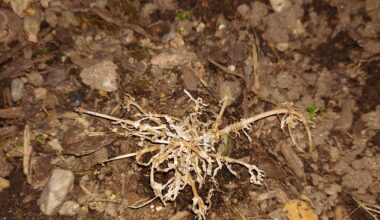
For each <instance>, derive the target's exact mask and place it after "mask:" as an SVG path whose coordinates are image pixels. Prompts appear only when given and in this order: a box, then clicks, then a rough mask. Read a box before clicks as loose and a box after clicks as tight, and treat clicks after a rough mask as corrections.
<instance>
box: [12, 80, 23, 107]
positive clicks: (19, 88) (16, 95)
mask: <svg viewBox="0 0 380 220" xmlns="http://www.w3.org/2000/svg"><path fill="white" fill-rule="evenodd" d="M24 87H25V86H24V81H22V80H21V79H20V78H15V79H13V80H12V83H11V90H12V92H11V93H12V99H13V101H14V102H18V101H20V100H21V98H22V93H23V91H24Z"/></svg>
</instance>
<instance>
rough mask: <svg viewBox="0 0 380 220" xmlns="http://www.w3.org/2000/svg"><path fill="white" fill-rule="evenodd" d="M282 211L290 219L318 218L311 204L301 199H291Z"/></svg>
mask: <svg viewBox="0 0 380 220" xmlns="http://www.w3.org/2000/svg"><path fill="white" fill-rule="evenodd" d="M282 211H283V212H284V213H285V214H286V216H287V217H288V219H289V220H317V219H318V217H317V215H316V214H315V212H314V210H312V209H311V208H310V207H309V205H308V204H307V203H306V202H304V201H301V200H290V201H289V202H287V203H285V205H284V207H283V209H282Z"/></svg>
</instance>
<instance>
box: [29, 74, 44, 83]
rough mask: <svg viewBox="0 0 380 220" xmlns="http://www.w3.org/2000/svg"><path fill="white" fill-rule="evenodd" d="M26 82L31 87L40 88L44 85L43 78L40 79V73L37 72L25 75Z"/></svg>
mask: <svg viewBox="0 0 380 220" xmlns="http://www.w3.org/2000/svg"><path fill="white" fill-rule="evenodd" d="M27 77H28V81H29V83H30V84H32V85H33V86H42V84H43V83H44V78H43V77H42V75H41V73H39V72H31V73H29V74H27Z"/></svg>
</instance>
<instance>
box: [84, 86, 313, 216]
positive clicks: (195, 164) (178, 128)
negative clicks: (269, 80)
mask: <svg viewBox="0 0 380 220" xmlns="http://www.w3.org/2000/svg"><path fill="white" fill-rule="evenodd" d="M185 93H186V94H187V95H188V97H189V98H190V100H191V101H192V102H193V103H194V112H193V113H191V114H189V115H188V116H187V117H185V118H183V119H181V120H180V119H177V118H174V117H171V116H169V115H161V114H152V113H148V112H146V111H144V110H143V109H142V108H141V107H140V106H139V105H138V104H137V103H136V102H135V101H134V100H132V97H130V99H131V100H129V101H128V100H127V102H126V103H127V108H129V107H135V108H136V109H137V111H139V114H138V115H137V116H136V118H135V119H133V120H132V119H119V118H115V117H112V116H109V115H104V114H101V113H97V112H93V111H88V110H85V109H78V110H77V111H78V112H79V113H82V114H88V115H92V116H96V117H101V118H104V119H108V120H110V121H112V122H113V123H114V124H115V125H118V126H119V127H120V128H121V131H120V129H113V130H114V131H115V132H117V133H119V134H121V135H123V136H126V137H137V138H138V139H139V140H140V141H139V142H138V143H137V145H138V146H139V147H141V149H140V150H138V151H136V152H134V153H129V154H125V155H120V156H118V157H115V158H112V159H109V160H107V161H104V162H108V161H112V160H118V159H123V158H129V157H135V159H136V162H137V163H138V164H139V165H141V166H146V167H149V168H150V186H151V188H152V189H153V192H154V194H155V198H159V199H160V200H161V202H162V203H163V204H164V205H165V204H166V203H167V202H172V201H174V200H175V199H176V198H177V196H178V194H179V193H180V192H181V191H182V190H183V189H184V188H185V187H186V186H190V187H191V189H192V192H193V206H192V210H193V212H194V213H195V214H196V216H197V217H198V219H205V218H206V213H207V210H208V209H209V208H210V205H211V203H210V198H211V196H212V192H213V190H212V189H211V190H210V191H209V192H208V193H209V194H208V196H207V199H206V200H204V199H203V198H202V197H201V196H200V195H199V190H201V189H202V186H203V185H204V184H206V181H207V180H211V181H212V182H214V183H216V179H215V176H216V175H217V174H218V171H220V170H221V168H222V167H223V166H226V167H227V169H228V170H229V171H230V172H231V173H232V174H234V175H237V173H236V172H235V171H234V170H233V169H232V165H233V164H235V165H240V166H242V167H245V168H246V169H247V170H248V173H249V174H250V182H251V183H253V184H258V185H260V184H261V183H262V182H263V181H264V177H265V174H264V172H263V171H262V170H260V169H259V168H258V167H256V166H254V165H251V164H248V163H245V162H243V161H240V160H238V159H234V158H230V157H227V156H222V155H220V153H218V151H217V147H218V145H219V144H220V143H221V141H222V139H223V136H224V135H228V134H230V133H239V132H243V133H244V134H245V135H246V136H247V137H248V139H249V140H251V139H250V137H249V135H248V132H247V131H250V130H252V124H253V123H255V122H256V121H258V120H261V119H263V118H267V117H270V116H277V115H283V117H282V120H281V127H285V126H286V127H287V128H288V129H294V128H295V127H296V126H297V125H298V124H303V125H304V127H305V129H306V133H307V135H308V139H309V149H310V151H312V146H313V144H312V140H311V134H310V129H309V126H308V123H307V120H306V119H305V118H304V117H303V115H302V114H301V113H299V112H297V111H295V110H294V109H293V108H292V106H290V105H286V106H285V107H284V108H279V109H274V110H271V111H267V112H264V113H261V114H258V115H255V116H252V117H250V118H247V119H243V120H241V121H240V122H236V123H233V124H230V125H228V126H226V127H224V128H221V129H220V128H219V126H220V125H221V121H222V117H223V113H224V110H225V108H226V107H227V106H228V102H229V100H228V99H225V100H223V102H222V106H221V110H220V112H219V114H218V115H217V118H216V119H215V120H214V121H213V120H208V121H206V122H205V121H202V120H201V119H200V118H201V116H202V114H203V113H204V112H205V110H207V109H206V107H207V104H205V103H203V100H202V99H201V98H197V99H195V98H194V97H193V96H192V95H191V94H190V93H188V92H187V91H186V90H185ZM203 118H204V117H203ZM289 133H290V134H292V133H291V132H289ZM148 153H149V154H148ZM145 154H148V155H150V158H148V161H143V160H142V158H143V156H144V155H145ZM144 160H147V158H146V157H144ZM158 173H161V174H162V173H166V174H168V180H167V181H166V182H159V181H157V180H156V177H157V174H158ZM155 198H154V199H155ZM154 199H152V200H149V201H153V200H154ZM149 201H148V202H147V203H144V204H143V205H146V204H149ZM137 207H141V206H137Z"/></svg>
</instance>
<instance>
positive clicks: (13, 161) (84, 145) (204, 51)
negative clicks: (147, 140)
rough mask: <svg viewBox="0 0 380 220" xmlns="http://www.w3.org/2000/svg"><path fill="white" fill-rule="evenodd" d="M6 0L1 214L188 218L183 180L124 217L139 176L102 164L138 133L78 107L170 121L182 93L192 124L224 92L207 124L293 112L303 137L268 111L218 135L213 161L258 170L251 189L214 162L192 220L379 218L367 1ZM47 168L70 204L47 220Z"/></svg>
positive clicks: (373, 59)
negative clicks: (171, 195) (222, 141)
mask: <svg viewBox="0 0 380 220" xmlns="http://www.w3.org/2000/svg"><path fill="white" fill-rule="evenodd" d="M21 2H22V1H15V0H10V1H2V2H1V3H0V94H1V95H0V151H1V152H0V178H1V179H0V180H5V181H6V180H7V181H9V184H10V185H9V187H4V188H2V185H1V184H0V204H1V205H0V218H2V219H7V220H10V219H26V218H27V219H171V220H175V219H193V218H196V215H195V214H194V213H193V211H192V204H193V197H194V195H193V191H192V189H191V187H190V186H186V187H185V188H184V189H183V190H182V191H181V192H180V193H179V194H178V197H176V199H175V200H174V201H172V202H168V203H167V204H166V205H164V204H163V203H162V201H160V199H155V200H154V201H152V202H151V203H149V204H147V205H145V206H143V207H141V208H136V209H135V208H129V206H132V205H134V204H136V203H139V202H141V201H147V200H149V199H151V198H153V197H154V196H155V192H154V191H153V190H152V188H151V186H152V184H151V179H150V169H149V168H147V167H144V166H140V165H138V164H137V163H136V160H135V158H134V157H129V158H125V159H121V160H116V161H112V162H105V163H104V161H106V160H107V159H110V158H113V157H116V156H119V155H123V154H129V153H133V152H136V151H138V150H139V149H141V147H143V146H139V144H138V143H140V142H141V139H140V138H139V137H131V136H128V135H126V134H125V133H122V132H127V131H130V130H128V129H127V130H125V129H124V130H123V129H122V127H120V123H119V124H116V123H112V122H111V121H109V120H107V119H104V118H99V117H95V116H90V115H86V114H79V113H78V109H79V110H80V109H87V110H90V111H93V112H98V113H102V114H107V115H111V116H113V117H117V118H123V119H131V120H133V119H134V118H136V117H137V116H136V115H138V114H137V113H138V109H137V110H136V109H135V108H131V106H129V105H128V101H131V100H132V101H133V102H136V103H138V105H139V106H141V108H143V109H144V111H146V112H150V113H154V114H165V115H170V116H173V117H176V118H179V120H184V119H185V118H186V117H187V116H188V115H189V114H190V113H192V112H193V107H192V105H191V102H189V99H190V98H189V96H188V95H186V93H185V92H184V91H185V90H186V91H188V93H189V94H191V96H192V97H194V98H201V99H202V100H203V102H204V103H207V104H208V106H207V112H206V114H204V115H202V117H201V120H202V122H207V121H210V120H211V121H212V120H215V118H216V114H217V112H219V110H220V108H221V103H222V101H221V100H222V99H223V97H226V96H228V97H229V98H230V100H231V102H230V103H229V104H228V106H227V108H226V110H225V113H224V114H223V118H222V122H221V125H220V127H225V126H227V125H229V124H232V123H234V122H239V121H241V120H243V119H245V118H249V117H252V116H254V115H257V114H260V113H262V112H265V111H269V110H274V109H278V108H281V107H282V106H289V105H290V104H289V103H292V104H291V105H292V106H293V107H292V108H294V109H297V111H298V112H300V113H301V114H303V115H304V117H305V118H307V120H308V125H309V126H310V128H311V134H312V139H313V143H314V150H310V146H309V145H308V142H307V135H306V134H305V131H304V129H303V127H302V125H300V124H299V125H300V126H297V127H295V128H294V129H292V130H287V129H286V128H282V127H281V123H285V122H284V118H285V116H282V115H278V117H269V118H265V119H262V120H260V121H258V122H255V123H254V124H252V125H251V126H252V127H251V128H250V129H249V130H248V129H246V130H244V132H243V131H241V132H240V133H236V134H235V133H231V134H230V135H229V138H230V139H229V142H228V146H226V147H229V149H227V151H223V154H224V152H228V153H226V155H225V156H228V157H231V158H236V159H239V160H241V161H244V162H246V163H249V164H253V165H256V166H257V167H258V168H260V169H262V170H263V171H264V172H265V174H266V177H265V180H264V182H263V183H262V184H261V185H255V184H252V183H250V181H249V178H250V175H249V173H248V172H247V170H246V169H244V168H242V167H240V166H238V165H231V169H232V170H234V171H235V172H236V175H234V174H233V173H232V172H231V170H230V169H228V168H227V167H225V166H224V167H223V168H222V169H221V170H220V171H219V172H218V174H217V175H216V178H215V180H216V182H217V183H215V181H214V182H213V181H211V179H208V181H206V183H205V185H204V186H202V187H201V188H200V189H199V194H200V196H201V198H202V199H204V201H206V200H207V197H208V193H209V191H210V190H211V189H212V190H214V191H213V196H212V197H211V198H210V200H209V201H211V203H209V205H210V208H209V210H208V211H207V214H206V217H205V218H207V219H290V220H293V219H302V216H303V215H304V214H305V213H308V214H309V215H308V216H309V217H307V218H306V217H305V218H303V219H336V220H340V219H352V220H356V219H378V218H379V217H380V98H379V94H380V72H379V71H380V56H379V54H380V25H379V24H380V4H379V2H378V1H376V0H355V1H339V0H321V1H320V0H303V1H302V0H283V1H278V2H282V3H283V4H284V5H285V6H284V7H285V8H282V9H281V8H278V7H277V6H276V5H275V4H274V2H276V1H246V0H237V1H229V0H224V1H218V0H207V1H175V0H162V1H161V0H160V1H159V0H153V1H137V0H135V1H128V0H125V1H124V0H123V1H115V0H96V1H81V0H75V1H63V0H46V1H27V0H26V1H25V2H30V3H29V4H25V5H23V4H22V3H21ZM16 6H17V7H16ZM20 8H21V9H23V10H21V11H20ZM284 103H287V104H284ZM289 114H290V113H289ZM283 117H284V118H283ZM150 125H152V124H150ZM291 137H292V138H291ZM249 139H251V140H249ZM294 140H295V141H294ZM215 147H216V148H218V149H219V148H220V149H221V147H220V146H219V145H218V146H215ZM28 150H31V153H30V154H27V153H26V152H27V151H28ZM153 156H154V155H153V153H152V154H146V155H144V156H143V157H142V158H141V160H142V161H145V162H147V161H149V159H150V158H152V157H153ZM215 166H217V165H215ZM57 167H59V168H62V169H64V170H68V171H70V172H73V173H74V175H75V181H74V184H73V187H72V188H71V189H70V190H69V192H68V194H67V195H66V196H65V197H64V198H63V201H73V202H74V203H75V204H77V205H78V207H79V208H77V209H75V210H74V211H73V213H68V212H64V210H63V204H62V203H63V201H62V203H61V204H59V206H57V207H56V208H55V209H54V211H53V214H51V215H49V216H48V215H45V214H46V213H45V214H44V213H43V212H42V211H41V208H40V202H39V200H40V197H41V194H42V191H43V190H44V189H45V188H46V187H47V185H48V183H49V179H50V177H51V174H52V173H53V171H54V169H55V168H57ZM26 168H27V169H26ZM214 168H215V167H214ZM25 169H26V170H27V171H25ZM171 176H173V173H166V174H165V173H160V174H157V176H156V179H157V180H158V181H159V182H166V181H168V180H169V179H170V177H171ZM294 201H297V202H298V203H297V204H306V206H307V211H305V210H301V211H300V209H291V208H289V207H291V205H290V204H293V202H294ZM299 207H301V206H299ZM292 213H293V214H294V213H296V214H297V215H299V216H301V217H298V218H296V217H294V215H292ZM198 217H199V216H198Z"/></svg>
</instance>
